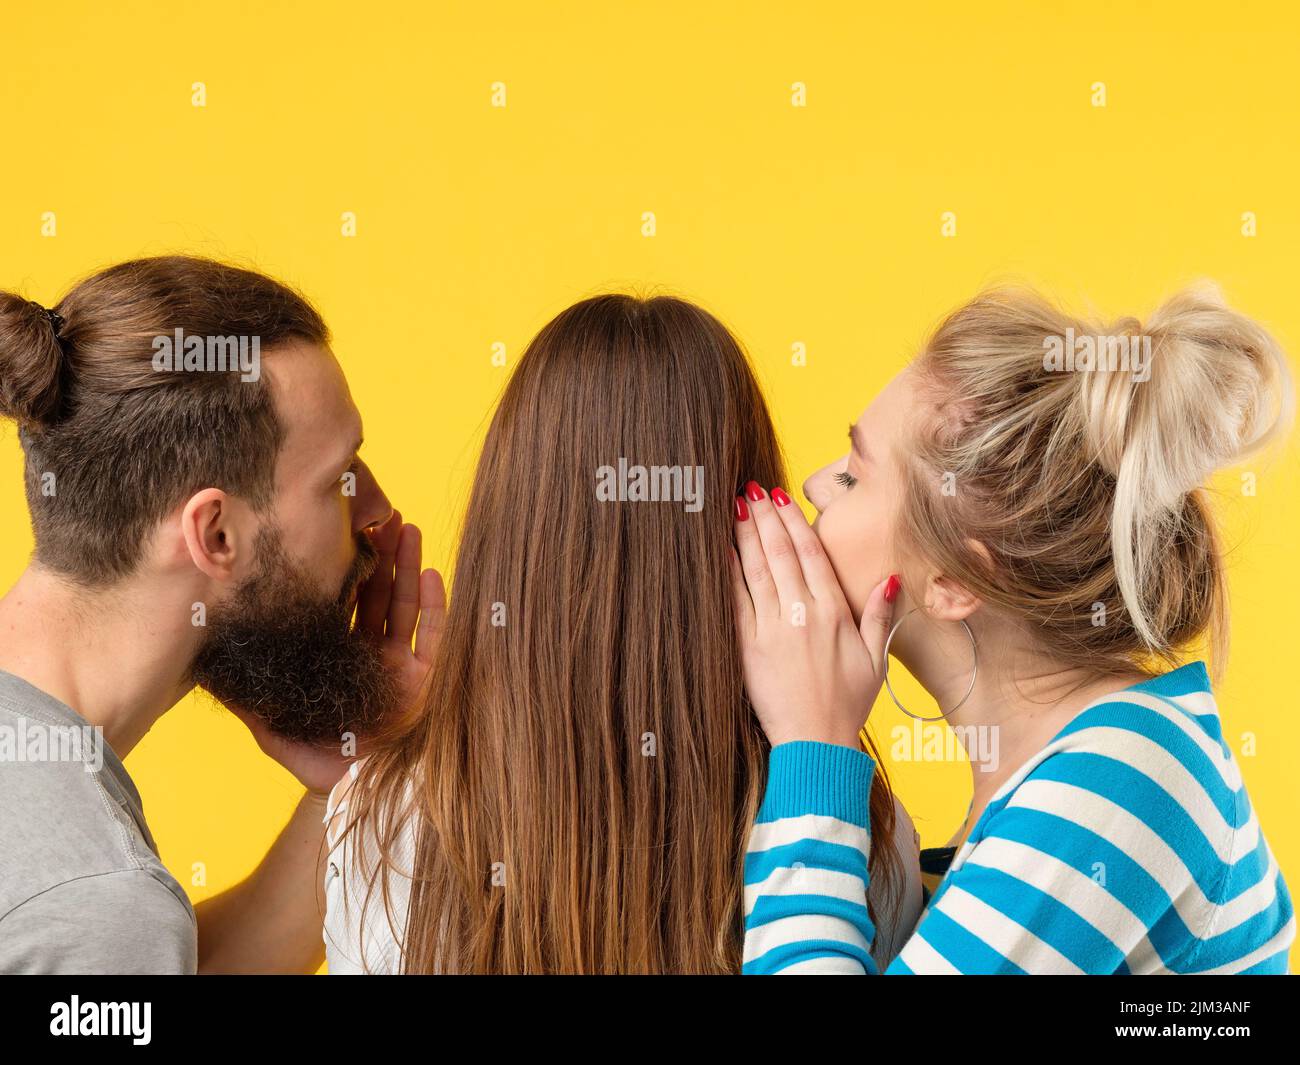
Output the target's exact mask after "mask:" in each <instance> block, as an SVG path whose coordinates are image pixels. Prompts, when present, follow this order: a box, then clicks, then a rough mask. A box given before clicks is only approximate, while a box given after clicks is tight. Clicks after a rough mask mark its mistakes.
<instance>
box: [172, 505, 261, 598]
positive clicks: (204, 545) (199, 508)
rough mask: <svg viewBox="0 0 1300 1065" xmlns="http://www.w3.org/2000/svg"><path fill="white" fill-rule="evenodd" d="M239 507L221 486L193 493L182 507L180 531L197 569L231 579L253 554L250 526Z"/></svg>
mask: <svg viewBox="0 0 1300 1065" xmlns="http://www.w3.org/2000/svg"><path fill="white" fill-rule="evenodd" d="M242 509H244V508H240V507H239V506H238V505H237V504H236V502H235V500H234V499H232V498H231V497H230V496H229V495H227V494H226V493H225V492H223V491H222V490H221V489H220V488H205V489H203V491H201V492H198V493H196V494H195V495H193V496H191V497H190V499H189V501H188V502H187V503H186V504H185V507H184V508H183V509H182V511H181V534H182V535H183V536H184V537H185V547H186V549H187V550H188V551H189V555H190V561H192V562H193V563H194V567H195V569H197V570H199V572H200V573H203V574H204V575H205V576H208V577H211V578H212V579H213V580H217V581H228V580H232V579H233V578H234V577H235V576H236V574H237V571H238V569H239V567H240V566H241V564H242V563H243V562H244V561H245V560H246V558H251V557H252V542H251V535H252V532H251V529H249V528H248V526H247V523H246V522H245V521H241V520H240V518H241V517H242V515H241V514H240V513H239V511H240V510H242Z"/></svg>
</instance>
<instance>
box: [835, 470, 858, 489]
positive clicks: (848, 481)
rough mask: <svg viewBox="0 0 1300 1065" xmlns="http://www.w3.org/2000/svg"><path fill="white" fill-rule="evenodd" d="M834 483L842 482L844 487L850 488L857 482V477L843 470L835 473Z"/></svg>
mask: <svg viewBox="0 0 1300 1065" xmlns="http://www.w3.org/2000/svg"><path fill="white" fill-rule="evenodd" d="M835 483H836V484H842V485H843V486H844V487H845V488H852V487H853V486H854V485H855V484H857V483H858V479H857V478H856V477H854V476H853V474H851V473H849V472H848V471H847V470H843V471H841V472H840V473H837V474H836V475H835Z"/></svg>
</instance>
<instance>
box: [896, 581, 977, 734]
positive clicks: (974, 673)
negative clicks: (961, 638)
mask: <svg viewBox="0 0 1300 1065" xmlns="http://www.w3.org/2000/svg"><path fill="white" fill-rule="evenodd" d="M920 609H921V608H920V607H919V606H914V607H912V609H911V610H909V611H908V612H907V613H906V614H904V615H903V616H902V617H901V618H899V619H898V620H897V621H895V622H894V627H893V628H892V629H890V630H889V635H888V636H886V637H885V652H884V658H885V665H884V671H885V688H886V690H888V692H889V697H890V698H891V699H893V700H894V705H895V706H896V707H898V709H900V710H901V711H903V713H905V714H906V715H907V716H908V717H914V718H916V720H917V721H942V720H943V719H944V718H946V717H947V716H948V715H949V714H951V713H953V712H954V711H956V710H957V709H958V708H960V707H961V705H962V704H963V703H964V702H965V701H966V700H967V699H969V698H970V693H971V692H973V691H974V690H975V678H976V677H977V676H978V675H979V652H978V650H977V649H976V647H975V634H974V633H973V632H971V630H970V626H969V625H967V624H966V620H965V618H963V619H962V622H961V625H962V628H964V629H965V630H966V635H967V636H968V637H970V655H971V663H972V668H971V671H970V684H968V685H967V686H966V694H965V695H963V696H962V697H961V698H960V699H958V700H957V705H956V706H954V707H952V709H951V710H943V711H940V713H939V716H938V717H922V716H921V715H920V714H914V713H912V711H911V710H909V709H908V708H907V707H905V706H904V705H903V704H902V703H900V702H899V701H898V696H897V695H895V694H894V686H893V685H892V684H890V683H889V645H890V644H891V643H893V642H894V633H896V632H897V631H898V628H899V626H900V625H902V624H903V622H904V621H906V620H907V619H908V618H910V617H911V616H912V615H913V614H915V613H916V612H917V611H918V610H920Z"/></svg>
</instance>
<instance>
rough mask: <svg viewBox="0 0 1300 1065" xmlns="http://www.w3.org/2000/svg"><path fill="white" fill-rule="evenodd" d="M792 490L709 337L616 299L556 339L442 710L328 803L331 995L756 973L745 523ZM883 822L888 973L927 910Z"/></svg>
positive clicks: (509, 462) (757, 741) (885, 818)
mask: <svg viewBox="0 0 1300 1065" xmlns="http://www.w3.org/2000/svg"><path fill="white" fill-rule="evenodd" d="M784 479H785V471H784V469H783V465H782V459H781V455H780V452H779V448H778V445H777V442H776V437H775V434H774V432H773V429H772V424H771V420H770V418H769V416H768V412H767V408H766V405H765V404H764V401H763V397H762V395H761V392H760V390H759V387H758V385H757V382H756V381H755V379H754V376H753V373H752V371H751V368H750V365H749V363H748V361H747V359H746V357H745V354H744V352H743V351H742V349H741V347H740V346H739V344H738V343H737V341H736V340H735V339H734V338H733V337H732V335H731V334H730V333H729V332H728V331H727V330H726V328H725V327H724V326H723V325H722V324H721V323H719V322H718V321H717V320H716V319H715V318H714V317H712V316H711V315H709V314H708V313H706V312H705V311H703V310H701V309H699V308H698V307H695V306H693V305H692V304H690V303H687V302H685V301H683V300H680V299H675V298H670V297H662V296H661V297H655V298H651V299H640V298H637V297H633V296H627V295H604V296H597V297H595V298H592V299H588V300H585V301H583V302H581V303H578V304H577V305H575V306H573V307H570V308H569V309H568V310H566V311H564V312H563V313H561V314H560V315H559V316H558V317H557V318H555V319H554V320H553V321H552V322H551V323H550V324H549V325H547V326H546V327H545V328H544V329H543V330H542V331H541V333H540V334H539V335H538V336H537V337H536V339H534V341H533V342H532V344H531V345H530V346H529V348H528V350H527V351H526V352H525V354H524V355H523V357H522V358H521V360H520V362H519V365H518V368H517V369H516V371H515V373H514V375H513V376H512V378H511V380H510V383H509V385H508V386H507V388H506V390H505V393H504V396H503V397H502V400H501V403H500V406H499V408H498V410H497V412H496V415H495V417H494V418H493V420H492V424H491V427H490V429H489V431H488V434H487V439H486V442H485V445H484V448H483V453H482V457H481V459H480V462H479V466H478V472H477V475H476V477H475V480H474V484H473V489H472V494H471V498H470V502H469V508H468V512H467V515H466V518H465V523H464V529H463V534H462V539H461V543H460V547H459V553H458V557H457V560H456V565H455V568H454V571H453V587H452V594H451V601H450V607H449V611H448V615H447V619H446V624H445V629H444V631H443V635H442V638H441V642H440V646H439V649H438V652H437V655H436V658H435V662H434V665H433V669H432V674H431V682H430V690H429V693H428V697H427V700H426V701H425V702H424V704H423V706H422V707H421V708H420V711H419V712H418V713H417V714H415V715H413V716H412V717H410V718H408V719H407V720H406V721H404V722H403V723H402V725H401V726H400V728H399V729H397V730H396V733H395V734H394V735H393V736H391V737H389V738H388V739H387V740H386V741H385V742H383V743H381V744H380V745H379V746H378V747H377V749H376V751H375V753H373V754H372V755H370V756H369V757H368V758H367V759H366V760H365V761H364V762H362V763H359V764H358V765H356V766H354V769H353V772H352V773H351V774H350V777H349V778H345V781H344V783H343V784H341V785H340V787H339V788H338V789H336V793H335V800H336V801H335V803H334V804H333V808H332V811H331V812H332V815H333V823H332V832H331V838H332V842H333V849H332V852H331V860H330V863H329V866H328V872H327V879H326V894H327V899H328V913H327V917H326V943H327V947H328V955H329V964H330V971H331V972H358V971H372V972H373V971H383V972H398V971H400V972H408V973H428V972H443V973H666V972H676V973H738V972H739V971H740V968H741V954H742V946H743V940H744V927H743V926H744V913H745V899H744V894H745V892H744V871H743V864H744V854H745V842H746V837H747V835H748V833H749V829H750V825H751V824H752V822H753V819H754V815H755V813H756V812H757V809H758V805H759V801H760V798H761V796H762V794H763V787H764V778H765V766H766V762H767V752H768V744H767V741H766V739H765V738H764V735H763V732H762V729H761V728H760V726H759V724H758V721H757V720H756V718H755V717H754V714H753V711H752V709H751V707H750V704H749V702H748V700H747V699H746V697H745V694H744V689H743V680H742V670H741V662H740V658H739V652H738V650H737V647H736V637H735V632H736V629H735V624H736V622H735V612H734V601H733V598H732V591H731V587H730V577H729V574H730V559H731V551H732V520H733V515H734V513H735V511H734V508H735V506H736V504H735V503H734V502H733V498H734V496H735V495H736V493H737V489H738V488H739V486H740V485H742V484H744V483H746V482H747V481H749V480H758V481H760V482H762V483H764V484H779V483H783V482H784ZM866 709H867V708H866V707H864V708H863V716H864V717H865V715H866ZM871 812H872V816H873V819H875V818H879V820H873V823H875V824H877V825H879V826H882V828H883V831H882V832H881V833H880V834H879V835H878V836H877V841H878V842H877V846H876V847H875V848H873V849H872V851H871V854H870V870H871V874H872V885H873V888H874V887H875V886H876V885H877V884H879V885H880V891H879V892H874V891H873V895H872V898H871V900H870V903H871V906H872V908H873V914H874V916H875V918H876V920H877V923H878V924H879V925H880V926H881V927H882V929H884V930H885V932H886V934H885V935H882V936H881V937H880V939H879V940H878V944H879V946H878V949H879V950H880V951H881V952H882V960H883V958H884V957H887V956H888V955H889V951H890V950H891V946H890V943H889V939H890V936H889V934H888V932H889V930H890V929H892V928H894V927H895V926H896V925H899V926H901V927H902V928H903V929H904V930H905V931H906V930H908V929H910V923H909V922H910V921H914V920H915V916H916V913H917V911H918V910H919V905H920V884H919V877H918V873H917V870H916V863H915V857H916V855H915V850H914V844H913V840H914V836H913V832H912V829H911V825H910V822H908V820H907V817H906V814H905V813H903V812H902V811H901V807H896V805H895V802H894V800H893V798H892V794H891V793H890V790H889V787H888V784H887V783H886V782H885V781H884V778H883V776H878V777H877V778H876V786H875V787H874V788H873V790H872V793H871ZM900 843H901V846H902V848H903V850H904V853H906V854H907V861H906V862H904V861H902V860H901V858H900V853H899V849H900V848H899V844H900Z"/></svg>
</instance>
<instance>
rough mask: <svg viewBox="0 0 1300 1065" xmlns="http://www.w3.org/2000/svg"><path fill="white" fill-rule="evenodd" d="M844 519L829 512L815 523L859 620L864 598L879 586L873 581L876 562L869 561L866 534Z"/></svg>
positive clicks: (870, 547)
mask: <svg viewBox="0 0 1300 1065" xmlns="http://www.w3.org/2000/svg"><path fill="white" fill-rule="evenodd" d="M846 517H848V515H845V514H843V513H842V512H841V513H839V514H836V513H834V512H832V510H831V509H829V508H828V509H827V510H826V511H824V512H823V513H822V516H821V518H820V519H819V520H818V522H817V535H818V536H820V537H821V541H822V546H823V547H824V548H826V555H827V557H828V558H830V560H831V566H832V567H833V568H834V570H835V575H836V576H837V577H838V578H839V580H840V587H841V588H843V589H844V597H845V598H846V599H847V600H848V601H849V606H850V607H851V608H852V609H853V613H854V616H855V617H860V616H861V614H862V608H863V607H864V606H865V605H866V602H867V596H868V595H870V594H871V589H872V588H874V587H875V586H876V584H878V583H879V582H878V581H876V580H875V579H874V573H875V568H876V566H877V564H878V560H876V559H874V558H873V557H872V548H873V544H872V538H871V537H870V536H869V535H864V534H865V533H867V530H865V529H863V528H862V527H861V526H860V525H858V523H856V522H853V521H846V520H845V518H846Z"/></svg>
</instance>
